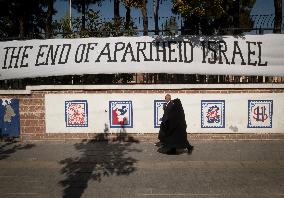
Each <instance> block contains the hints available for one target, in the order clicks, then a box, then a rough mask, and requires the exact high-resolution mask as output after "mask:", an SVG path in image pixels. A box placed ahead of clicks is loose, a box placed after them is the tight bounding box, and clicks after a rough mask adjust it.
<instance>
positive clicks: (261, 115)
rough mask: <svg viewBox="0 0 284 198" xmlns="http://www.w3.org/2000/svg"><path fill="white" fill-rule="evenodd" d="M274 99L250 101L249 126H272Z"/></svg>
mask: <svg viewBox="0 0 284 198" xmlns="http://www.w3.org/2000/svg"><path fill="white" fill-rule="evenodd" d="M272 114H273V100H249V101H248V128H272Z"/></svg>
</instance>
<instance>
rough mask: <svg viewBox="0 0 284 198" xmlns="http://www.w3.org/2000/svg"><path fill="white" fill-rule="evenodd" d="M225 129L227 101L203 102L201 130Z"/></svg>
mask: <svg viewBox="0 0 284 198" xmlns="http://www.w3.org/2000/svg"><path fill="white" fill-rule="evenodd" d="M224 127H225V100H201V128H224Z"/></svg>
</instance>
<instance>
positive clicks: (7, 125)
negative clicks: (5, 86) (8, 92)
mask: <svg viewBox="0 0 284 198" xmlns="http://www.w3.org/2000/svg"><path fill="white" fill-rule="evenodd" d="M19 134H20V115H19V100H18V99H0V136H9V137H18V136H19Z"/></svg>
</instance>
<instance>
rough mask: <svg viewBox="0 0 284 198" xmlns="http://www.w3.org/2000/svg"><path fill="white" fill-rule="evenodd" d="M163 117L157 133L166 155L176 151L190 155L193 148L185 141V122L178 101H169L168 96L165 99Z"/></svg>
mask: <svg viewBox="0 0 284 198" xmlns="http://www.w3.org/2000/svg"><path fill="white" fill-rule="evenodd" d="M165 101H166V105H165V106H164V115H163V118H162V123H161V126H160V131H159V137H158V138H159V140H160V143H161V145H162V146H163V147H165V148H167V149H168V151H167V154H176V149H185V148H186V149H187V150H188V153H191V152H192V150H193V146H191V145H190V144H189V142H188V140H187V133H186V127H187V125H186V121H185V115H184V110H183V107H182V104H181V101H180V99H178V98H177V99H174V100H171V96H170V95H169V94H167V95H166V97H165Z"/></svg>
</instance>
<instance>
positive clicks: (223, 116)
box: [200, 100, 226, 128]
mask: <svg viewBox="0 0 284 198" xmlns="http://www.w3.org/2000/svg"><path fill="white" fill-rule="evenodd" d="M203 103H221V104H222V107H223V109H222V111H221V114H222V120H223V125H221V126H204V120H203V111H202V110H203V109H202V104H203ZM200 104H201V128H225V120H226V119H225V100H201V103H200Z"/></svg>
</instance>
